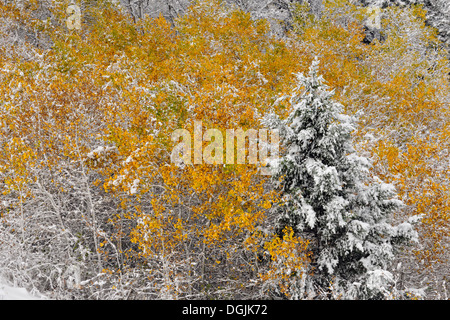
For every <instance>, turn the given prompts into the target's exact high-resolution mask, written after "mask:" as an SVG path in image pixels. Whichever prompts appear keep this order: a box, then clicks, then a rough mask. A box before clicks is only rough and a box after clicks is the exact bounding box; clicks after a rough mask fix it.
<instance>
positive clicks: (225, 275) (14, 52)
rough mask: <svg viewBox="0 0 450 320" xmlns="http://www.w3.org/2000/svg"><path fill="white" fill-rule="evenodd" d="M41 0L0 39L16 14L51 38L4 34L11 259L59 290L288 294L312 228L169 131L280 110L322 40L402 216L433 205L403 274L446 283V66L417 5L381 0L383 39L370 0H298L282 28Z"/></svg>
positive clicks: (1, 15)
mask: <svg viewBox="0 0 450 320" xmlns="http://www.w3.org/2000/svg"><path fill="white" fill-rule="evenodd" d="M39 5H40V4H39V1H30V3H29V4H28V5H26V6H18V5H14V4H11V3H5V2H3V1H0V19H1V23H2V25H7V27H2V28H1V29H0V38H1V39H9V38H10V37H12V35H13V34H14V31H15V30H16V29H20V28H21V29H23V30H35V31H36V32H37V33H39V35H40V39H41V40H42V43H43V44H42V45H33V44H30V43H28V42H26V41H25V42H17V43H15V44H14V45H11V43H10V42H7V41H3V40H2V41H1V42H0V70H1V71H0V144H1V149H0V191H1V195H0V200H1V202H0V214H1V224H0V244H1V245H0V247H1V249H0V269H2V270H4V271H1V272H3V273H4V274H1V273H0V275H2V276H4V277H6V278H10V279H13V280H14V281H16V282H18V283H20V284H23V285H26V286H28V287H29V288H31V289H34V290H36V291H40V292H43V293H44V294H47V295H49V296H53V297H55V298H94V299H125V298H153V299H154V298H171V299H183V298H244V299H245V298H267V297H273V296H283V297H288V298H295V297H293V296H292V295H291V294H290V293H289V292H291V291H289V288H290V286H295V285H296V283H297V282H298V281H301V276H302V275H301V270H304V268H303V266H305V265H307V264H308V261H309V260H308V257H309V252H308V241H306V240H304V239H302V237H301V235H300V234H294V232H293V230H292V229H286V230H284V233H283V235H282V237H279V236H278V235H276V233H275V230H274V224H273V221H274V217H273V211H272V210H271V208H272V206H273V204H275V203H277V202H278V200H279V199H278V196H279V195H278V194H277V192H276V191H275V190H274V189H273V188H272V185H271V181H270V177H268V176H263V175H260V174H259V171H258V170H259V169H258V167H257V166H255V165H250V164H226V165H210V164H198V165H197V164H195V165H186V166H179V165H176V164H174V163H172V162H171V161H170V155H171V151H172V148H173V146H174V144H175V143H176V142H174V141H172V139H171V135H172V132H174V130H176V129H187V130H189V131H190V132H192V133H193V132H194V129H195V128H194V121H202V123H203V126H204V128H203V129H206V128H215V129H218V130H220V131H221V132H225V131H226V130H227V129H231V128H234V129H237V128H242V129H244V130H247V129H250V128H254V129H258V128H261V127H262V124H261V121H260V120H261V118H262V116H263V115H265V114H267V113H269V112H275V113H277V114H278V115H279V116H280V117H286V116H287V114H288V113H289V111H290V108H291V105H290V104H289V102H288V101H286V100H285V99H284V97H285V96H286V95H288V94H289V93H290V91H291V90H292V89H293V88H294V84H295V83H294V82H295V81H294V79H295V76H294V73H297V72H306V71H307V69H308V67H309V65H310V64H311V61H312V60H313V59H314V57H315V56H318V57H319V58H320V61H321V64H320V71H321V74H323V76H324V78H325V80H326V82H327V84H328V86H329V87H331V88H334V89H335V99H336V101H338V102H340V103H342V104H343V105H344V106H345V107H346V112H347V113H349V114H355V115H358V117H359V127H358V130H357V131H356V132H354V140H355V144H356V146H357V149H358V152H360V153H362V154H364V155H365V156H368V157H370V158H372V159H373V160H374V164H375V167H374V171H375V172H376V174H377V175H378V176H380V178H382V179H383V180H385V181H388V182H390V183H393V184H394V185H395V186H396V187H397V191H398V192H399V197H400V198H401V200H402V201H403V202H404V203H405V204H406V205H407V206H406V208H405V209H404V210H402V211H400V212H396V213H395V214H396V217H394V218H396V219H398V220H399V221H400V220H402V219H404V218H405V217H411V216H417V215H423V219H422V223H421V224H420V225H419V226H418V232H419V235H420V238H421V241H420V244H419V245H418V246H417V247H412V248H409V249H408V248H405V251H404V253H403V254H402V256H401V257H398V261H399V262H400V261H402V263H403V266H404V269H402V270H398V277H399V282H398V285H399V286H405V287H407V286H418V285H419V284H420V286H422V287H423V286H425V285H428V286H429V287H430V288H431V289H430V290H429V294H430V296H432V297H437V296H439V295H443V294H444V292H446V291H445V290H447V289H446V288H445V281H447V282H448V280H449V279H448V274H447V275H446V274H445V272H444V271H445V270H446V268H447V269H448V264H449V260H448V259H449V255H448V249H447V246H448V245H449V244H450V239H449V228H450V225H449V210H450V201H449V195H450V190H449V185H448V181H449V170H448V168H449V167H448V156H449V155H448V150H450V145H449V142H450V139H449V132H450V131H449V130H450V125H449V122H448V121H449V120H448V119H450V117H449V107H448V106H449V101H450V100H449V99H450V98H449V95H448V93H449V92H450V90H449V89H450V84H449V78H448V74H449V71H450V70H449V68H448V59H447V56H446V54H447V53H446V51H445V48H444V46H443V45H442V43H440V42H439V40H438V39H437V34H436V32H435V31H434V30H433V29H431V28H430V27H427V26H426V25H425V23H424V19H425V18H424V11H423V10H422V9H421V8H420V7H412V8H410V9H402V10H400V9H398V8H395V7H393V8H388V9H386V11H385V12H384V19H383V26H386V27H385V29H384V30H385V31H384V32H385V34H384V38H385V40H384V41H378V40H376V41H375V42H373V43H371V44H365V43H364V42H363V39H364V28H363V17H364V10H363V9H362V8H357V7H355V6H353V5H352V4H351V1H346V0H335V1H327V2H326V7H325V11H324V13H323V16H322V17H321V18H320V19H318V18H314V17H311V16H309V14H308V12H307V11H305V10H307V8H306V9H305V8H304V7H302V6H300V7H298V8H297V11H294V12H296V15H295V16H294V20H293V27H292V30H291V31H290V33H289V34H287V35H286V37H285V38H279V37H276V36H275V35H273V34H272V33H271V31H270V25H269V22H267V21H265V20H254V19H252V17H251V15H250V14H249V13H245V12H243V11H240V10H237V9H233V8H230V7H227V6H225V5H223V4H221V3H220V2H219V1H215V0H210V1H198V3H196V4H194V5H193V6H192V7H190V9H189V10H188V11H187V12H186V14H185V15H183V16H180V17H179V18H178V19H177V20H176V21H175V22H174V23H173V24H172V23H171V22H170V21H167V20H166V19H164V18H163V17H162V16H160V17H156V18H151V17H146V18H144V19H142V20H138V21H133V19H131V18H130V16H129V15H128V14H127V13H126V12H125V10H123V9H120V8H119V7H117V6H116V5H114V4H113V3H111V2H110V1H98V3H97V4H96V6H94V7H89V8H87V9H86V11H85V12H83V20H82V28H81V30H68V29H67V27H66V24H65V19H66V18H67V13H66V11H65V10H66V7H67V5H68V1H67V3H64V2H58V3H57V4H55V5H54V6H52V7H51V13H52V18H51V19H50V18H49V19H39V18H36V15H34V12H36V10H38V9H39ZM296 17H297V18H296ZM305 17H306V18H305ZM4 22H7V24H4ZM44 44H45V45H44ZM204 131H205V130H204ZM204 131H203V132H204ZM203 143H204V145H203V146H206V145H208V143H207V142H203ZM11 255H13V257H12V258H11ZM11 261H12V262H11ZM6 266H7V267H6ZM443 273H444V275H443ZM304 276H306V275H304ZM446 277H447V278H446ZM443 283H444V284H443ZM439 297H440V296H439Z"/></svg>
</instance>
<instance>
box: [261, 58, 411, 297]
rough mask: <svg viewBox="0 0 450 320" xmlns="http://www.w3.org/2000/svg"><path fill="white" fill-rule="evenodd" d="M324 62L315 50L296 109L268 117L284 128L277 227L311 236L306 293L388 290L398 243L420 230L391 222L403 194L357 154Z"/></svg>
mask: <svg viewBox="0 0 450 320" xmlns="http://www.w3.org/2000/svg"><path fill="white" fill-rule="evenodd" d="M318 67H319V62H318V60H317V58H316V60H315V61H314V62H313V64H312V66H311V67H310V71H309V76H308V77H305V76H303V75H302V74H298V75H297V79H298V84H297V88H296V89H295V90H294V93H293V95H292V97H291V99H290V103H291V104H292V111H291V113H290V115H289V116H288V117H287V118H286V119H285V120H280V119H279V118H278V117H277V116H268V117H266V118H265V121H264V122H265V124H266V125H268V126H269V127H272V128H276V129H278V130H279V131H280V136H281V138H282V147H283V150H284V152H285V153H284V156H283V157H282V158H280V159H279V160H278V161H277V162H276V163H272V165H273V167H274V176H273V178H274V181H275V183H276V187H277V188H278V189H279V191H280V192H281V195H282V196H283V197H282V199H283V200H282V202H281V203H280V204H279V205H278V206H276V207H275V210H276V214H277V217H278V220H277V230H278V232H279V233H280V234H281V232H282V230H283V229H284V228H285V227H292V228H293V229H294V230H295V231H296V232H297V234H298V235H300V236H301V237H303V238H305V239H308V240H309V241H310V245H309V250H311V260H312V262H311V267H312V276H310V277H309V280H308V281H307V282H306V283H309V289H308V288H306V294H308V295H311V294H312V295H313V296H315V297H316V298H317V297H318V296H320V294H321V293H322V294H324V293H325V294H326V295H327V296H328V297H329V298H330V297H335V298H359V299H381V298H385V297H387V296H388V295H389V294H390V289H389V288H390V282H391V280H392V274H391V273H389V272H388V268H389V265H390V262H391V261H392V259H393V258H394V255H395V249H396V248H398V247H399V246H400V245H401V244H402V243H406V242H409V241H411V240H415V239H416V238H417V234H416V232H415V231H414V228H413V226H412V224H411V223H409V222H404V223H402V224H400V225H397V226H393V225H392V224H391V221H390V220H391V218H392V213H394V212H395V211H396V210H400V209H401V207H402V202H401V201H400V200H398V199H396V193H395V190H394V187H393V186H392V185H390V184H386V183H383V182H382V181H381V180H380V179H379V178H377V177H376V176H372V175H371V173H370V170H369V169H370V166H371V163H370V161H369V159H367V158H365V157H361V156H358V155H357V154H356V152H355V150H354V148H353V146H352V139H351V132H352V131H353V130H354V118H353V117H350V116H348V115H345V114H343V106H342V105H341V104H339V103H336V102H333V101H332V99H331V98H332V96H333V92H332V91H328V90H327V86H326V85H325V84H324V80H323V78H322V76H320V75H319V74H318ZM301 90H304V91H303V92H301ZM410 222H413V221H410ZM308 291H309V293H308ZM297 296H298V295H297Z"/></svg>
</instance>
